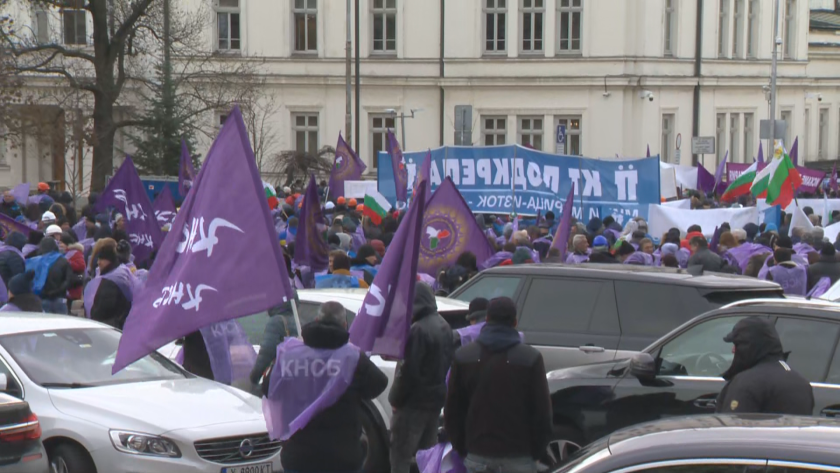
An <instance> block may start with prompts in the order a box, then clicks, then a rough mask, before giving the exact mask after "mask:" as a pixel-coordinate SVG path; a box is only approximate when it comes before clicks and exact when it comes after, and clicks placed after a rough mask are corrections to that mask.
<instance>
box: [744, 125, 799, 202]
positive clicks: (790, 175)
mask: <svg viewBox="0 0 840 473" xmlns="http://www.w3.org/2000/svg"><path fill="white" fill-rule="evenodd" d="M745 174H746V173H745ZM801 185H802V176H800V175H799V171H797V170H796V167H795V166H794V164H793V162H792V161H791V158H790V156H789V155H788V153H787V151H785V147H784V144H783V143H782V141H781V140H778V141H777V142H776V146H775V149H774V153H773V160H772V161H770V163H769V164H768V165H767V166H766V167H765V168H764V169H762V170H761V171H760V172H759V173H758V174H756V175H755V180H754V181H753V183H752V186H751V187H750V192H752V194H753V195H754V196H755V197H756V198H762V197H763V198H765V199H766V201H767V205H769V206H771V207H772V206H774V205H779V206H781V208H783V209H786V208H787V206H788V205H790V203H791V202H793V199H794V195H795V193H796V189H799V186H801Z"/></svg>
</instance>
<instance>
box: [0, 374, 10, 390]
mask: <svg viewBox="0 0 840 473" xmlns="http://www.w3.org/2000/svg"><path fill="white" fill-rule="evenodd" d="M8 384H9V379H8V378H7V377H6V373H0V391H5V390H6V387H7V385H8Z"/></svg>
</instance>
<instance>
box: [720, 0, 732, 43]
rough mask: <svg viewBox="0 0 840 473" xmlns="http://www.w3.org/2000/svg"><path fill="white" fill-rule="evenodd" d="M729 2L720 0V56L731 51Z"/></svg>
mask: <svg viewBox="0 0 840 473" xmlns="http://www.w3.org/2000/svg"><path fill="white" fill-rule="evenodd" d="M729 2H730V0H720V9H719V11H718V57H726V55H727V54H728V53H729V48H728V46H729Z"/></svg>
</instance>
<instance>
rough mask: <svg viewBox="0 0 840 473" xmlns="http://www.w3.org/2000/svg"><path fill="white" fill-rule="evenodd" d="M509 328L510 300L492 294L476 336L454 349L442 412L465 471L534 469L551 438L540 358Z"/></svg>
mask: <svg viewBox="0 0 840 473" xmlns="http://www.w3.org/2000/svg"><path fill="white" fill-rule="evenodd" d="M515 327H516V304H514V302H513V301H512V300H511V299H510V298H507V297H499V298H496V299H493V300H492V301H490V305H489V306H488V307H487V325H485V326H484V328H483V329H482V330H481V334H480V335H479V336H478V340H476V341H475V342H473V343H470V344H469V345H466V346H464V347H461V348H459V349H458V351H456V352H455V360H454V361H453V363H452V371H451V373H450V375H449V390H448V391H447V396H446V406H445V408H444V415H443V417H444V423H445V427H446V433H447V435H448V436H449V440H450V442H452V448H454V449H455V450H456V451H457V452H458V453H459V454H460V455H461V457H462V458H464V463H465V465H466V467H467V471H469V472H471V473H472V472H479V471H516V472H534V473H536V471H537V464H536V461H537V460H539V459H541V458H543V457H544V456H545V453H546V448H547V447H548V441H549V439H550V438H551V432H552V427H551V415H552V414H551V399H550V397H549V392H548V383H547V382H546V378H545V365H544V364H543V358H542V355H541V354H540V352H539V351H537V350H536V349H534V348H532V347H530V346H528V345H526V344H524V343H522V341H521V339H520V337H519V333H518V332H517V331H516V329H515Z"/></svg>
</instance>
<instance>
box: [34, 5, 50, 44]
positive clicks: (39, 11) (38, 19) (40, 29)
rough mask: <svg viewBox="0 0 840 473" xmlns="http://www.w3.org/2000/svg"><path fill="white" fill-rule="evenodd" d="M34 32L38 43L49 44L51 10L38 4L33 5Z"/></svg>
mask: <svg viewBox="0 0 840 473" xmlns="http://www.w3.org/2000/svg"><path fill="white" fill-rule="evenodd" d="M32 32H33V35H34V36H35V42H36V43H38V44H47V43H49V42H50V12H49V10H47V9H45V8H43V7H39V6H37V5H36V6H33V7H32Z"/></svg>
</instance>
